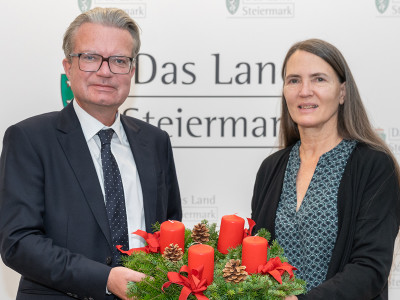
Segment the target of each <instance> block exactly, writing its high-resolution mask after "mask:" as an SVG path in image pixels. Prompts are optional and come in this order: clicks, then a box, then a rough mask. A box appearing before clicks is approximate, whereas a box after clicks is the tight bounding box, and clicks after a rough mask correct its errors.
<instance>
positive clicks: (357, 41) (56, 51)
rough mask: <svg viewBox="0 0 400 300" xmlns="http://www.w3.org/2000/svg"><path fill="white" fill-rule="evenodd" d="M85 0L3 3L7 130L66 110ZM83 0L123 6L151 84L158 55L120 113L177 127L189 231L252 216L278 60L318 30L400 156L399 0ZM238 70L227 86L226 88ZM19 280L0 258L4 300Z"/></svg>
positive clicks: (275, 106) (0, 51) (275, 97)
mask: <svg viewBox="0 0 400 300" xmlns="http://www.w3.org/2000/svg"><path fill="white" fill-rule="evenodd" d="M83 2H84V1H50V0H36V1H28V0H25V1H4V0H0V3H1V6H2V9H1V10H0V22H1V23H0V25H1V26H0V36H1V37H2V42H1V43H2V44H1V47H0V57H1V58H2V60H1V67H2V72H0V77H1V81H0V82H1V92H2V103H1V106H2V107H1V110H0V138H1V137H2V136H3V134H4V131H5V130H6V128H7V127H8V126H9V125H11V124H13V123H16V122H18V121H19V120H22V119H24V118H27V117H29V116H32V115H36V114H39V113H42V112H47V111H52V110H59V109H61V108H62V101H61V92H60V75H61V74H62V73H63V69H62V64H61V61H62V59H63V53H62V50H61V44H62V35H63V33H64V31H65V29H66V28H67V26H68V25H69V23H70V22H71V21H72V19H73V18H74V17H75V16H76V15H78V14H79V13H80V10H79V7H78V3H81V4H83ZM86 2H87V3H88V2H91V7H94V6H117V7H121V8H125V9H128V10H129V12H130V13H131V14H132V16H133V17H134V18H135V19H136V20H137V22H138V23H139V24H140V26H141V28H142V41H143V46H142V49H141V52H142V53H143V55H142V57H141V58H140V82H144V81H147V80H149V79H150V77H151V75H152V70H153V68H155V65H154V64H152V63H151V60H150V59H149V57H150V56H151V57H153V58H154V60H155V62H156V65H157V67H156V74H155V77H154V80H152V81H151V82H149V83H142V84H135V85H134V87H133V88H132V91H131V95H132V97H131V98H129V100H128V101H127V103H126V104H125V105H124V107H123V108H122V111H124V110H125V109H132V108H135V109H137V110H138V111H137V112H135V113H134V114H133V115H134V116H137V117H139V118H145V117H146V114H147V113H149V115H150V116H151V117H154V119H151V120H150V121H151V123H153V124H156V125H157V122H158V121H159V119H160V118H162V117H164V119H162V120H161V123H162V124H166V123H168V122H171V123H172V124H171V125H162V128H163V129H165V130H167V131H168V132H169V133H170V135H171V136H172V143H173V146H174V147H175V149H174V154H175V159H176V166H177V171H178V177H179V178H178V179H179V182H180V186H181V193H182V197H183V200H184V223H185V224H186V225H187V226H189V227H192V226H193V225H194V224H196V223H197V222H198V221H200V220H201V219H203V218H204V217H206V218H207V219H209V220H210V221H212V222H217V223H219V220H220V218H221V216H223V215H225V214H232V213H238V214H239V215H241V216H243V217H250V200H251V196H252V189H253V183H254V179H255V174H256V172H257V169H258V167H259V165H260V163H261V161H262V160H263V159H264V158H265V157H266V156H268V155H269V154H270V153H271V151H273V150H274V149H271V148H269V147H273V146H275V145H276V139H275V135H274V134H275V133H274V124H275V123H274V118H277V117H278V116H279V95H280V90H281V85H282V81H281V79H280V75H279V74H280V67H281V63H282V60H283V56H284V55H285V53H286V51H287V49H288V48H289V47H290V46H291V45H292V44H293V43H294V42H296V41H299V40H302V39H306V38H312V37H316V38H322V39H325V40H327V41H329V42H331V43H333V44H334V45H336V46H337V47H338V48H339V49H340V50H341V51H342V53H343V54H344V56H345V57H346V58H347V61H348V63H349V65H350V67H351V69H352V71H353V75H354V77H355V78H356V81H357V83H358V86H359V89H360V91H361V95H362V97H363V100H364V103H365V105H366V107H367V109H368V111H369V113H370V117H371V119H372V121H373V123H374V126H375V127H376V128H378V129H380V131H381V132H382V134H383V135H384V136H385V139H386V141H387V142H388V143H389V144H390V145H391V147H392V148H393V150H394V151H395V154H396V156H397V157H399V155H400V121H399V119H398V116H397V114H398V111H399V109H400V101H399V100H400V99H399V93H398V86H399V85H398V78H399V75H398V74H399V67H400V56H399V53H400V41H399V38H398V35H399V28H400V26H399V25H400V0H388V1H387V3H388V8H387V10H386V11H385V12H384V13H380V12H379V11H378V8H377V7H376V4H375V0H368V1H365V0H353V1H346V0H324V1H321V0H304V1H295V0H284V1H283V0H239V1H238V3H239V8H238V10H237V12H236V13H235V14H231V13H229V11H228V8H227V5H226V1H215V0H214V1H213V0H201V1H200V0H197V1H196V0H191V1H189V0H168V1H166V0H152V1H148V0H118V1H117V0H92V1H86ZM262 13H264V15H262ZM265 14H267V15H265ZM217 57H218V58H219V68H218V69H217V68H216V61H217ZM244 63H247V64H248V65H249V66H250V70H251V71H250V74H251V77H250V81H251V82H250V83H249V84H237V83H235V78H236V77H237V76H238V75H239V74H240V73H243V72H245V71H246V69H245V64H244ZM259 63H261V64H266V63H273V64H274V65H275V68H276V69H275V72H274V75H275V81H274V82H273V80H272V77H271V71H270V69H269V67H266V70H265V71H264V73H263V80H262V82H261V83H258V70H257V66H258V65H257V64H259ZM173 64H174V65H175V66H176V67H177V74H176V76H177V83H176V84H166V83H163V78H164V80H165V81H170V80H171V78H172V75H171V74H168V73H171V72H172V71H173ZM238 64H240V65H239V66H237V65H238ZM183 68H185V70H186V71H184V69H183ZM217 70H218V72H219V78H218V80H219V82H217V78H216V72H217ZM268 70H269V72H268ZM191 74H192V75H191ZM193 74H194V75H193ZM193 76H195V77H196V79H195V81H194V82H192V81H193ZM244 77H245V76H244V75H239V77H238V78H239V80H244ZM231 78H232V80H233V83H232V84H223V82H228V81H229V80H230V79H231ZM190 82H192V83H190ZM185 83H186V84H185ZM187 83H190V84H187ZM143 96H146V97H143ZM157 96H169V97H166V98H160V97H157ZM177 96H179V97H177ZM258 96H264V97H258ZM179 109H180V110H181V111H179ZM131 112H132V110H131V111H130V113H129V114H131ZM213 117H215V118H216V121H213V122H212V123H211V125H210V126H209V127H210V136H208V135H207V130H208V127H207V118H213ZM228 117H233V118H239V117H244V118H246V120H247V135H246V136H243V127H241V125H239V124H240V123H238V127H237V131H236V136H235V137H233V136H232V132H231V129H230V127H229V125H226V126H225V130H226V131H225V135H224V136H223V137H222V134H221V129H220V126H221V123H220V122H221V121H220V118H228ZM166 118H170V119H171V121H169V120H168V119H166ZM255 118H258V119H256V121H254V122H253V119H255ZM263 119H265V121H266V124H267V129H266V132H267V135H266V137H254V136H253V135H252V131H253V130H256V131H255V132H256V134H259V132H260V131H259V129H258V130H257V129H256V127H259V126H261V122H262V121H263ZM188 120H190V121H188ZM187 122H189V124H192V125H189V129H190V130H191V133H192V134H193V135H197V136H200V137H193V136H191V135H190V134H189V132H188V130H187ZM196 122H201V125H194V123H196ZM179 124H182V126H181V127H180V126H179ZM179 130H181V133H180V131H179ZM211 146H212V147H214V148H210V147H211ZM215 147H219V148H215ZM263 147H264V148H263ZM0 148H1V146H0ZM17 284H18V275H17V274H16V273H15V272H13V271H11V270H10V269H8V268H7V267H5V266H4V265H3V264H2V263H0V297H1V299H5V300H8V299H13V298H15V291H16V287H17ZM399 288H400V269H399V267H398V263H397V264H396V268H395V271H394V274H393V275H392V277H391V289H390V299H397V298H398V297H400V290H399Z"/></svg>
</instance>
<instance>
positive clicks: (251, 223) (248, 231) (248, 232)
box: [243, 218, 256, 238]
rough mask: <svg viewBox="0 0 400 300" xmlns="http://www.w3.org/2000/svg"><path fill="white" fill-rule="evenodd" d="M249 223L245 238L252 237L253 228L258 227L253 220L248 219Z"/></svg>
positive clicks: (244, 233)
mask: <svg viewBox="0 0 400 300" xmlns="http://www.w3.org/2000/svg"><path fill="white" fill-rule="evenodd" d="M247 222H248V223H249V229H247V228H246V229H245V230H244V232H243V238H245V237H248V236H250V235H251V231H252V230H253V227H254V226H256V222H254V221H253V220H252V219H250V218H247Z"/></svg>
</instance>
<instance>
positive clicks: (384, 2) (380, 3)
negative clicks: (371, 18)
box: [375, 0, 389, 14]
mask: <svg viewBox="0 0 400 300" xmlns="http://www.w3.org/2000/svg"><path fill="white" fill-rule="evenodd" d="M375 5H376V8H377V9H378V11H379V12H380V13H381V14H383V13H384V12H385V11H386V10H387V8H388V6H389V0H375Z"/></svg>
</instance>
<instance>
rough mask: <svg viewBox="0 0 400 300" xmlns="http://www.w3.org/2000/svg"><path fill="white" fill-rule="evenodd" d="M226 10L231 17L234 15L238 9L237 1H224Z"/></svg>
mask: <svg viewBox="0 0 400 300" xmlns="http://www.w3.org/2000/svg"><path fill="white" fill-rule="evenodd" d="M225 3H226V8H227V9H228V11H229V13H230V14H231V15H234V14H235V13H236V12H237V10H238V8H239V3H240V2H239V0H226V2H225Z"/></svg>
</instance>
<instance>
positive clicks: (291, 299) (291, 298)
mask: <svg viewBox="0 0 400 300" xmlns="http://www.w3.org/2000/svg"><path fill="white" fill-rule="evenodd" d="M285 300H298V298H297V297H296V296H288V297H286V298H285Z"/></svg>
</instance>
